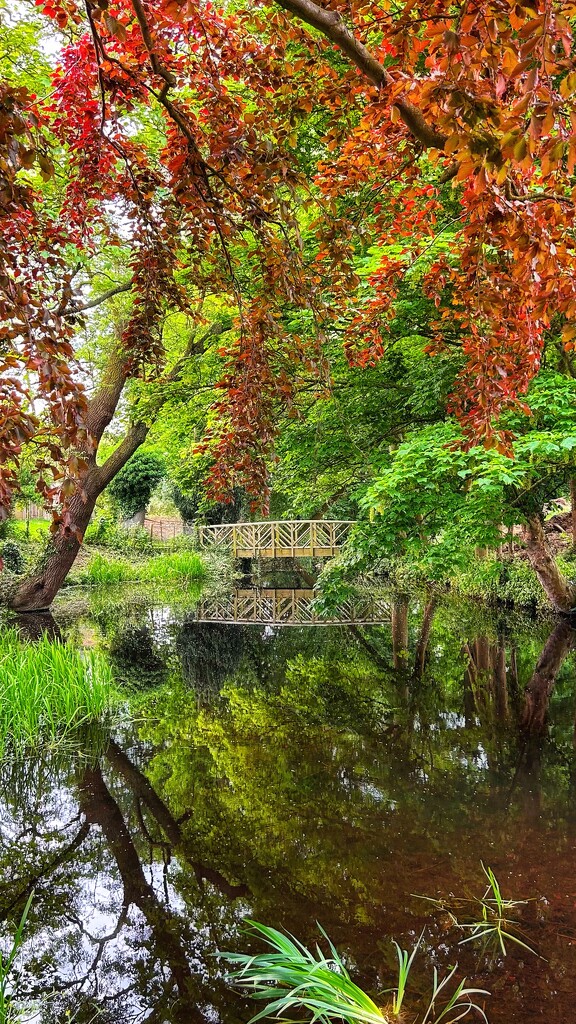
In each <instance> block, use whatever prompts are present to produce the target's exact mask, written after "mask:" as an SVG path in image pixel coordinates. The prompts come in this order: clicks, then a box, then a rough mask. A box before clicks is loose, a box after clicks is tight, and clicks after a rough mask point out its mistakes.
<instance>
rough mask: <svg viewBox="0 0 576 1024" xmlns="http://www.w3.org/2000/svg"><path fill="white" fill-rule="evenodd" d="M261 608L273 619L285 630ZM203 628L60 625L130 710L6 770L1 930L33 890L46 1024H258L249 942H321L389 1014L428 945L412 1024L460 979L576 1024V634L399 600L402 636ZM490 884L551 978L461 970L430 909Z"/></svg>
mask: <svg viewBox="0 0 576 1024" xmlns="http://www.w3.org/2000/svg"><path fill="white" fill-rule="evenodd" d="M236 598H238V595H236ZM257 598H258V599H257V600H256V601H255V603H253V606H252V607H253V611H252V613H251V614H252V616H253V617H258V616H259V617H260V618H265V617H267V618H268V619H269V620H271V619H273V618H274V617H277V616H278V602H277V600H276V605H274V602H272V604H270V602H268V604H266V601H264V603H263V602H262V596H261V595H260V596H259V597H258V595H257ZM242 600H243V601H244V605H243V606H242V607H244V608H246V607H247V605H246V594H244V597H243V598H242ZM287 601H288V604H287V603H286V602H287ZM283 602H284V603H283V604H282V607H283V608H284V612H281V614H283V615H284V617H285V618H286V615H289V614H295V615H296V618H297V617H298V615H300V617H302V615H305V614H306V613H305V612H304V613H303V612H302V610H301V609H300V611H299V612H298V611H296V612H294V610H293V611H292V612H290V613H287V612H286V608H287V607H288V605H290V601H289V600H288V598H287V597H286V596H285V597H284V598H283ZM248 603H249V602H248ZM232 604H233V605H234V607H235V608H236V609H238V607H239V603H238V599H236V601H235V603H234V601H233V602H232ZM195 606H196V598H195V597H194V595H188V596H186V595H182V594H178V595H170V594H162V595H158V594H157V595H156V596H155V597H154V596H150V595H148V596H146V595H145V594H140V595H137V594H136V595H126V594H124V595H122V594H118V593H117V594H114V593H109V594H108V595H106V596H101V595H100V596H98V595H88V596H83V595H82V594H79V593H78V592H76V596H75V597H74V596H70V594H68V595H65V596H64V597H63V598H62V599H61V600H60V602H59V603H58V605H57V606H56V608H55V619H56V623H57V627H58V629H59V630H61V632H62V634H63V635H66V636H70V637H71V638H72V639H74V640H75V641H76V642H78V643H80V644H83V645H87V646H96V647H98V648H100V649H102V650H104V651H106V652H107V657H108V658H109V659H110V663H111V665H112V668H113V671H114V673H115V675H116V677H117V679H118V680H119V681H120V682H121V683H123V684H126V683H128V684H130V685H131V687H132V690H133V694H134V695H133V697H132V698H131V702H130V710H129V712H128V711H127V712H126V714H125V715H123V716H121V717H120V718H119V720H118V721H117V722H116V723H115V724H114V725H113V728H112V734H111V735H109V734H107V733H106V732H102V734H100V735H91V736H88V737H85V739H84V741H83V742H80V741H79V742H78V744H77V748H75V749H71V750H70V751H69V753H67V754H66V755H64V754H62V752H60V753H58V754H55V753H51V752H50V751H46V752H45V754H44V756H42V757H39V758H38V759H37V760H34V761H29V762H27V763H26V764H25V765H23V766H20V767H15V766H14V765H12V766H10V765H5V766H4V767H3V768H2V769H1V773H0V774H1V778H0V785H1V792H2V805H1V815H0V817H1V820H0V906H1V908H2V918H3V919H4V920H8V921H13V920H14V919H17V917H18V916H19V911H20V910H21V907H22V904H23V900H24V899H25V897H26V894H27V893H29V892H30V890H31V889H32V888H34V890H35V898H34V904H33V909H32V912H31V916H30V918H29V922H28V928H27V940H26V943H25V946H24V949H23V953H22V957H21V965H22V969H21V977H20V983H19V984H20V990H21V992H22V993H23V994H25V995H29V996H30V997H31V998H37V997H38V996H40V995H41V994H46V993H49V998H48V1000H47V1001H46V1002H45V1003H42V1004H37V1005H39V1006H40V1007H41V1008H40V1009H38V1010H37V1012H36V1014H35V1015H34V1017H33V1018H30V1019H34V1020H35V1021H37V1022H42V1024H48V1022H54V1024H55V1022H57V1021H58V1022H62V1021H65V1020H66V1019H69V1018H67V1016H66V1014H67V1012H69V1013H70V1014H71V1015H72V1018H73V1019H74V1020H76V1021H78V1022H79V1024H87V1022H88V1021H91V1020H93V1019H97V1020H98V1021H101V1022H103V1024H108V1022H110V1024H112V1022H122V1024H132V1022H136V1021H141V1022H147V1024H152V1022H154V1024H164V1022H169V1024H177V1022H178V1024H184V1022H187V1024H188V1022H208V1024H212V1022H218V1021H222V1022H230V1024H236V1022H244V1021H247V1020H248V1019H249V1018H250V1016H251V1015H252V1013H253V1012H254V1009H255V1008H254V1006H253V1005H250V1004H249V1003H248V1002H247V1001H245V1000H244V999H243V998H241V997H240V996H237V995H236V994H235V993H234V992H233V991H231V990H230V988H229V987H228V986H227V985H226V983H225V981H224V979H223V974H224V971H223V966H222V963H221V962H220V961H219V959H218V957H217V956H216V955H215V954H216V952H217V951H218V950H232V949H243V950H245V949H246V944H247V940H246V938H245V936H243V935H242V923H243V919H244V918H246V917H252V918H255V919H256V920H259V921H263V922H265V923H267V924H272V925H275V926H281V927H285V928H287V929H289V930H290V931H291V932H293V933H294V934H295V935H297V936H298V937H299V938H301V939H303V940H304V941H307V942H314V941H315V939H316V937H317V930H316V927H317V926H316V922H320V924H321V925H322V926H323V927H324V928H325V929H326V931H327V932H328V934H329V935H330V937H331V938H332V940H333V941H334V943H335V944H336V945H337V946H338V947H339V949H340V950H341V951H342V952H343V953H344V954H345V955H346V958H347V961H348V964H349V966H350V968H351V971H352V973H353V975H354V977H355V979H356V980H357V981H359V982H360V983H361V984H363V985H365V986H366V987H367V988H368V989H369V990H370V991H371V992H373V993H377V992H379V991H382V990H383V989H385V988H387V987H389V986H390V985H391V984H392V982H393V979H394V965H395V952H394V948H393V946H392V943H391V939H392V937H394V938H395V939H397V940H398V941H399V942H400V944H401V945H402V946H403V947H405V948H408V947H411V946H412V945H413V944H414V942H415V941H416V940H417V938H418V936H419V934H420V932H421V931H422V929H425V933H424V938H423V940H422V945H421V952H420V954H419V956H418V958H417V960H416V965H415V969H414V974H413V977H412V981H411V991H410V1001H409V1013H408V1015H407V1018H406V1019H407V1020H408V1021H410V1020H413V1019H414V1016H415V1013H414V1014H413V1013H412V1012H411V1011H412V1010H414V1011H416V1010H417V1009H418V1006H419V1005H421V1002H419V1000H420V1001H421V1000H422V999H424V998H425V996H426V993H429V990H430V979H431V975H432V969H433V967H434V966H437V967H438V968H439V970H440V971H445V970H446V969H448V968H449V967H451V966H453V965H454V964H455V963H456V961H458V964H459V967H458V977H459V978H460V977H462V976H464V975H466V976H467V977H468V979H469V983H473V984H475V985H478V987H480V988H486V989H488V990H489V991H490V992H491V996H490V997H489V999H486V1012H487V1015H488V1018H489V1020H490V1021H491V1022H492V1024H531V1022H536V1021H547V1022H550V1021H554V1022H556V1021H558V1022H562V1024H570V1022H573V1021H576V751H575V746H574V736H575V724H574V718H575V711H576V671H575V667H574V662H573V655H572V653H571V647H572V644H573V640H574V634H573V633H572V632H571V630H570V629H569V628H568V627H567V626H566V625H563V624H560V625H557V626H555V624H554V623H553V622H548V623H547V622H542V621H538V622H535V621H532V620H529V619H522V618H521V617H511V615H510V613H505V614H504V613H503V614H497V613H487V612H484V611H482V610H481V609H478V608H475V607H474V606H472V605H470V604H462V605H458V604H455V603H449V602H439V603H435V602H430V601H428V602H427V601H426V598H425V597H417V598H410V600H408V599H404V598H402V597H400V598H399V597H395V598H392V597H386V598H385V599H381V600H380V603H379V605H378V610H377V613H376V612H374V613H373V614H378V616H379V617H381V618H382V619H385V620H386V621H384V622H382V623H381V624H372V623H364V624H361V625H358V624H348V625H346V624H342V625H334V624H327V625H322V624H315V625H310V624H307V625H277V624H274V623H273V622H272V621H267V622H265V623H262V622H260V623H253V624H238V623H230V622H221V621H209V622H200V621H198V611H197V610H196V611H195ZM230 607H231V603H230V600H229V599H228V598H227V599H226V600H224V601H223V602H221V603H220V605H219V604H218V602H216V603H214V602H212V603H211V604H210V602H208V606H207V605H206V603H204V604H203V605H202V606H201V614H202V615H203V616H204V617H210V616H212V617H215V616H216V617H218V616H220V617H223V618H226V617H230ZM291 607H292V609H294V603H293V602H292V606H291ZM254 609H256V610H254ZM266 609H268V610H266ZM271 609H272V610H271ZM242 615H243V616H244V617H250V616H249V613H248V612H246V611H245V612H243V613H242ZM242 615H240V617H242ZM365 617H366V618H368V617H369V614H368V612H366V613H365ZM23 628H26V629H27V630H28V632H30V631H33V629H34V628H35V626H34V624H33V623H32V621H31V620H28V622H27V623H26V625H25V627H23ZM527 688H528V689H527ZM481 862H484V864H486V865H490V867H492V868H493V870H494V871H495V873H496V875H497V877H498V879H499V881H500V884H501V886H502V889H503V892H504V895H505V896H509V897H513V898H515V899H527V900H530V902H528V903H526V904H525V905H524V906H523V907H522V908H521V911H520V912H521V914H522V930H523V935H524V936H525V937H526V940H527V941H528V942H529V943H530V945H532V946H534V947H535V948H536V949H537V950H538V952H539V953H540V954H541V958H537V957H536V956H535V955H533V954H530V953H528V952H526V951H525V950H523V949H522V948H520V947H518V946H517V947H511V948H510V951H509V954H508V956H507V957H506V958H505V959H503V958H502V957H495V958H494V957H492V958H491V957H490V956H486V955H483V954H482V951H481V950H479V949H478V948H477V947H475V945H474V944H473V943H468V944H466V945H464V946H459V945H458V942H459V940H460V939H461V938H462V937H463V933H462V932H461V931H459V930H458V928H457V927H456V926H454V924H453V923H452V922H451V920H450V918H449V916H448V915H447V914H446V913H442V912H441V911H438V910H436V909H435V908H434V905H433V904H432V903H430V902H427V901H426V900H423V899H419V898H418V896H428V897H434V898H449V897H450V895H452V896H453V897H454V896H456V897H460V896H482V895H483V892H484V889H485V884H484V882H485V879H484V876H483V874H482V867H481ZM385 1000H386V997H382V1002H385ZM95 1012H97V1016H96V1018H95ZM470 1019H472V1018H470Z"/></svg>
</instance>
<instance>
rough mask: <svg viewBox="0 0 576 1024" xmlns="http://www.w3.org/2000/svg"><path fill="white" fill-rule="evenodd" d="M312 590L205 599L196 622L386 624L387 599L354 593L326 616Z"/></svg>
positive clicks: (261, 590) (243, 592)
mask: <svg viewBox="0 0 576 1024" xmlns="http://www.w3.org/2000/svg"><path fill="white" fill-rule="evenodd" d="M317 596H318V593H317V591H315V590H296V589H277V588H274V589H272V588H268V587H251V588H246V589H238V590H234V591H233V592H232V593H231V594H227V595H225V596H224V597H220V598H217V597H214V598H207V599H205V600H204V601H201V602H200V604H198V605H197V607H196V612H195V618H196V620H197V621H198V622H238V623H260V624H262V625H278V626H315V625H321V624H325V625H331V624H332V625H349V624H355V625H361V624H366V623H369V622H389V621H390V616H391V611H390V607H391V606H390V600H389V598H382V597H374V596H372V595H368V594H367V595H363V594H358V595H354V597H352V598H349V599H348V600H346V601H343V602H342V604H340V605H338V607H337V608H335V609H334V611H333V612H331V614H330V615H322V614H319V613H318V612H316V610H315V608H314V599H315V598H316V597H317Z"/></svg>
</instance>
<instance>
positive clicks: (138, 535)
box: [84, 516, 155, 555]
mask: <svg viewBox="0 0 576 1024" xmlns="http://www.w3.org/2000/svg"><path fill="white" fill-rule="evenodd" d="M84 542H85V543H86V544H87V545H88V546H90V545H99V546H101V547H106V548H111V549H112V550H113V551H134V552H136V553H138V554H142V555H149V554H152V552H153V551H155V547H154V541H153V540H152V538H151V536H150V534H149V533H148V531H147V530H145V529H144V528H143V527H141V526H137V527H135V528H134V529H132V530H124V529H122V528H121V527H119V526H118V524H117V523H115V522H114V521H113V520H111V519H108V518H107V517H105V516H103V517H102V518H101V519H98V520H96V521H95V522H93V523H90V525H89V527H88V529H87V530H86V534H85V536H84Z"/></svg>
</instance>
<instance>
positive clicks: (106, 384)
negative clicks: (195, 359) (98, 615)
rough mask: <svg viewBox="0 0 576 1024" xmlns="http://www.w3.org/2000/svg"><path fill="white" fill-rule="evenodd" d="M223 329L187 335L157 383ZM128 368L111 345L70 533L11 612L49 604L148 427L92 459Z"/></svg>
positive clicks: (54, 545)
mask: <svg viewBox="0 0 576 1024" xmlns="http://www.w3.org/2000/svg"><path fill="white" fill-rule="evenodd" d="M119 290H120V291H123V290H127V289H124V288H121V289H119ZM114 294H116V292H114ZM224 330H226V327H225V324H223V323H219V322H216V323H214V324H212V325H211V326H210V327H209V328H208V330H207V331H205V333H204V334H203V335H202V336H201V337H200V338H198V339H196V338H195V337H194V336H192V338H191V339H190V341H189V342H188V345H187V347H186V351H185V352H184V355H183V356H182V357H181V359H179V360H178V362H177V363H176V364H175V366H174V367H173V368H172V370H171V372H170V373H169V374H168V375H167V376H165V377H164V378H163V383H164V384H165V385H167V384H169V383H171V382H174V381H176V380H178V379H179V377H180V374H181V372H182V370H183V368H184V367H185V365H186V361H187V360H188V359H189V358H190V357H191V356H193V355H200V354H201V353H202V352H203V351H204V347H205V343H206V342H207V340H208V339H209V338H211V337H219V335H220V334H222V332H223V331H224ZM129 373H130V359H129V357H128V356H127V354H126V353H125V352H123V351H122V349H121V348H117V349H115V350H114V351H113V352H112V354H111V355H110V358H109V360H108V364H107V366H106V369H105V370H104V374H103V376H102V381H101V384H100V386H99V388H98V390H97V391H96V393H95V394H94V396H93V397H92V398H91V399H90V401H89V403H88V408H87V413H86V431H87V435H88V441H87V442H86V445H85V446H84V448H81V449H80V451H79V454H80V455H81V456H82V458H84V459H85V461H86V463H87V465H88V470H87V472H86V476H85V477H84V479H83V480H82V489H81V490H80V491H77V492H76V494H74V495H73V496H72V498H71V499H70V502H69V503H68V506H67V511H68V512H69V514H70V522H71V526H72V528H73V529H74V531H75V532H74V533H71V534H70V533H68V534H64V533H63V532H62V531H60V532H58V533H57V534H56V535H55V536H54V538H53V539H52V540H51V541H50V544H49V547H48V550H47V551H46V553H45V555H44V557H43V559H42V561H41V563H40V565H39V566H38V567H37V568H36V569H35V570H34V571H33V573H32V575H31V576H28V577H27V578H26V579H25V580H24V581H23V582H22V583H21V584H20V586H19V587H18V588H17V589H16V592H15V594H14V596H13V597H12V598H11V599H10V605H11V607H12V608H14V609H15V610H17V611H21V612H36V611H45V610H47V609H48V608H49V607H50V605H51V603H52V601H53V600H54V598H55V596H56V594H57V593H58V591H59V590H60V587H61V586H62V584H63V583H64V580H65V579H66V577H67V575H68V573H69V572H70V569H71V568H72V566H73V564H74V560H75V558H76V555H77V554H78V552H79V550H80V547H81V545H82V539H83V537H84V533H85V531H86V527H87V526H88V523H89V522H90V518H91V516H92V513H93V511H94V506H95V504H96V501H97V499H98V497H99V495H100V494H102V491H103V490H104V488H105V487H107V485H108V484H109V483H110V481H111V480H113V479H114V477H115V476H116V474H117V473H119V472H120V470H121V469H122V467H123V466H125V465H126V463H127V462H128V459H129V458H130V456H132V455H133V454H134V452H135V451H136V450H137V449H138V448H139V447H140V445H141V444H143V443H144V441H145V440H146V437H147V435H148V431H149V429H150V427H149V425H147V424H145V423H143V422H136V423H134V424H133V425H132V426H131V427H130V428H129V430H128V432H127V433H126V435H125V437H124V439H123V440H122V441H121V442H120V444H119V445H118V447H117V448H115V449H114V451H113V452H112V454H111V455H110V456H109V458H108V459H106V462H105V463H104V464H103V465H102V466H99V465H98V464H97V461H96V457H97V452H98V446H99V444H100V441H101V440H102V436H103V434H104V431H105V430H106V428H107V427H108V426H109V424H110V423H111V422H112V419H113V417H114V414H115V412H116V409H117V407H118V402H119V401H120V396H121V395H122V391H123V390H124V385H125V383H126V381H127V379H128V376H129ZM169 393H170V389H169V388H168V387H164V388H162V391H161V393H160V395H159V396H158V398H157V401H156V402H155V404H154V412H155V413H158V412H159V411H160V409H161V408H162V405H163V404H164V402H165V401H166V399H167V397H168V395H169ZM148 411H150V410H148Z"/></svg>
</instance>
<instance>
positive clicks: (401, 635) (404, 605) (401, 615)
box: [392, 595, 408, 670]
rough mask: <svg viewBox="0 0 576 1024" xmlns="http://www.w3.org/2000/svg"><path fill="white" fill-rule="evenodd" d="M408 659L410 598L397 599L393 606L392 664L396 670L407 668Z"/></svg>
mask: <svg viewBox="0 0 576 1024" xmlns="http://www.w3.org/2000/svg"><path fill="white" fill-rule="evenodd" d="M407 658H408V598H407V597H404V596H403V595H402V596H399V597H397V598H396V599H395V600H394V603H393V604H392V663H393V665H394V668H395V669H397V670H402V669H405V668H406V665H407Z"/></svg>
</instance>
